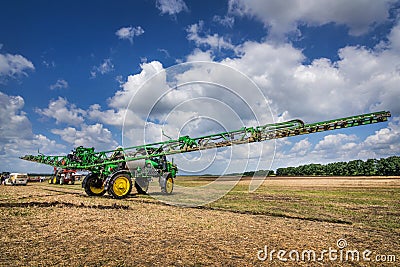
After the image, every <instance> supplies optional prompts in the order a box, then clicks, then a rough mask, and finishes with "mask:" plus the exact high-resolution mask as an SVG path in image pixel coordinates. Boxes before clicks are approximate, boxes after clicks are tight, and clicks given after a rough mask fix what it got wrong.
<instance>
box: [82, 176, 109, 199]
mask: <svg viewBox="0 0 400 267" xmlns="http://www.w3.org/2000/svg"><path fill="white" fill-rule="evenodd" d="M85 179H86V181H85V186H84V188H85V192H86V194H88V196H102V195H104V194H105V193H106V190H105V189H104V185H103V181H102V180H101V179H99V177H98V176H97V175H96V174H93V173H91V174H89V175H88V176H86V178H85Z"/></svg>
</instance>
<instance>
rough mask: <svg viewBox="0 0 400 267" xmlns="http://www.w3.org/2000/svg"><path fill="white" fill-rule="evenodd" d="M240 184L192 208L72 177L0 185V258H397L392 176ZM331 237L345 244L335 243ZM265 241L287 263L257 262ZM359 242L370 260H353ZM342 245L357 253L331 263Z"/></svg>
mask: <svg viewBox="0 0 400 267" xmlns="http://www.w3.org/2000/svg"><path fill="white" fill-rule="evenodd" d="M204 183H207V181H204V180H202V179H201V177H199V178H197V179H194V178H192V179H188V178H187V177H185V178H182V179H178V180H177V184H181V185H187V186H198V185H201V184H204ZM248 184H249V181H248V180H243V181H240V182H239V184H238V185H237V186H236V187H235V188H234V189H233V190H232V191H231V192H229V193H228V194H227V195H226V196H224V197H223V198H222V199H220V200H218V201H216V202H214V203H211V204H208V205H206V206H204V207H201V208H184V207H176V206H169V205H166V204H163V203H161V202H159V201H157V200H155V199H152V198H151V197H150V196H142V195H135V194H132V195H131V197H129V198H128V199H125V200H114V199H111V198H109V197H107V196H104V197H96V198H93V197H88V196H86V195H85V193H84V191H83V190H82V189H81V188H80V185H64V186H60V185H49V184H47V183H31V184H28V186H23V187H12V186H7V187H6V186H0V228H1V231H2V234H1V235H0V251H1V254H0V266H282V265H285V264H286V265H287V266H295V265H296V266H297V265H301V266H321V265H326V266H331V265H334V266H335V265H336V266H338V265H340V266H376V265H380V264H382V263H379V264H378V262H376V261H377V260H383V259H385V261H391V262H386V263H384V264H385V265H387V266H396V265H398V262H399V261H400V241H399V240H400V219H399V218H400V212H399V210H400V209H399V208H400V179H399V178H396V177H390V178H370V177H359V178H351V177H340V178H333V177H330V178H315V177H313V178H284V179H283V178H273V179H267V180H265V182H264V183H263V185H262V186H261V187H260V188H258V189H257V190H256V191H255V192H253V193H250V192H248V190H247V189H248ZM339 239H344V240H345V241H346V242H347V246H346V247H344V248H343V249H341V250H340V249H339V248H338V246H337V241H338V240H339ZM265 246H267V249H268V253H270V252H271V250H276V251H278V250H286V254H285V255H283V257H284V258H285V257H286V258H287V259H288V261H287V262H283V261H281V260H279V259H278V256H277V252H275V254H272V256H273V257H272V258H273V259H272V261H271V260H270V259H269V258H267V259H266V260H265V261H261V260H259V259H258V257H257V254H258V252H259V251H260V250H263V249H264V248H265ZM330 248H331V249H336V250H338V252H337V253H336V254H332V255H331V256H335V255H336V256H337V258H336V260H329V257H328V254H325V255H322V257H321V252H322V251H324V250H329V249H330ZM367 249H368V250H370V251H371V253H370V254H369V255H368V258H369V259H370V261H366V260H363V259H362V254H361V253H362V252H364V251H365V250H367ZM291 250H296V251H298V252H299V253H300V256H299V258H300V259H299V260H298V261H297V260H296V258H295V254H291V256H292V258H293V260H291V258H289V251H291ZM307 250H312V251H315V252H316V259H315V261H313V260H308V259H307V258H306V259H304V260H302V259H301V253H302V252H303V251H307ZM348 250H351V251H354V250H357V251H359V252H360V259H359V260H356V259H355V260H353V261H352V260H351V259H349V260H346V258H345V256H343V258H342V261H340V253H339V252H340V251H342V252H343V253H344V254H343V255H346V251H348ZM260 256H263V253H261V254H260ZM377 256H379V257H378V258H377ZM383 256H385V257H383ZM392 256H395V259H394V257H392ZM311 258H312V257H311ZM318 258H321V260H318ZM394 260H395V262H394Z"/></svg>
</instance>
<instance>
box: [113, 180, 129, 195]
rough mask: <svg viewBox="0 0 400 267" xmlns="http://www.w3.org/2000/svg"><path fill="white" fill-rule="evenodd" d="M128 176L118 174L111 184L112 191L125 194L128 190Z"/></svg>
mask: <svg viewBox="0 0 400 267" xmlns="http://www.w3.org/2000/svg"><path fill="white" fill-rule="evenodd" d="M128 179H129V178H127V177H125V176H120V177H118V178H117V179H115V182H114V184H113V190H114V193H115V194H116V195H117V196H119V197H122V196H125V195H126V194H128V192H129V186H130V184H129V180H128Z"/></svg>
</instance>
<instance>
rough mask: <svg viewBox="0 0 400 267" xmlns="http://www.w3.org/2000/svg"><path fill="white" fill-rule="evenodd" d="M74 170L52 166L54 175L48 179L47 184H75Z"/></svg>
mask: <svg viewBox="0 0 400 267" xmlns="http://www.w3.org/2000/svg"><path fill="white" fill-rule="evenodd" d="M75 173H76V170H70V169H61V168H56V167H54V175H53V177H52V178H50V179H49V181H48V182H49V184H69V183H70V184H75V175H74V174H75Z"/></svg>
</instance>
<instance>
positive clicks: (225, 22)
mask: <svg viewBox="0 0 400 267" xmlns="http://www.w3.org/2000/svg"><path fill="white" fill-rule="evenodd" d="M213 21H214V22H217V23H219V24H221V25H222V26H225V27H227V28H232V27H233V24H234V23H235V18H234V17H232V16H224V17H221V16H219V15H215V16H214V17H213Z"/></svg>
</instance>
